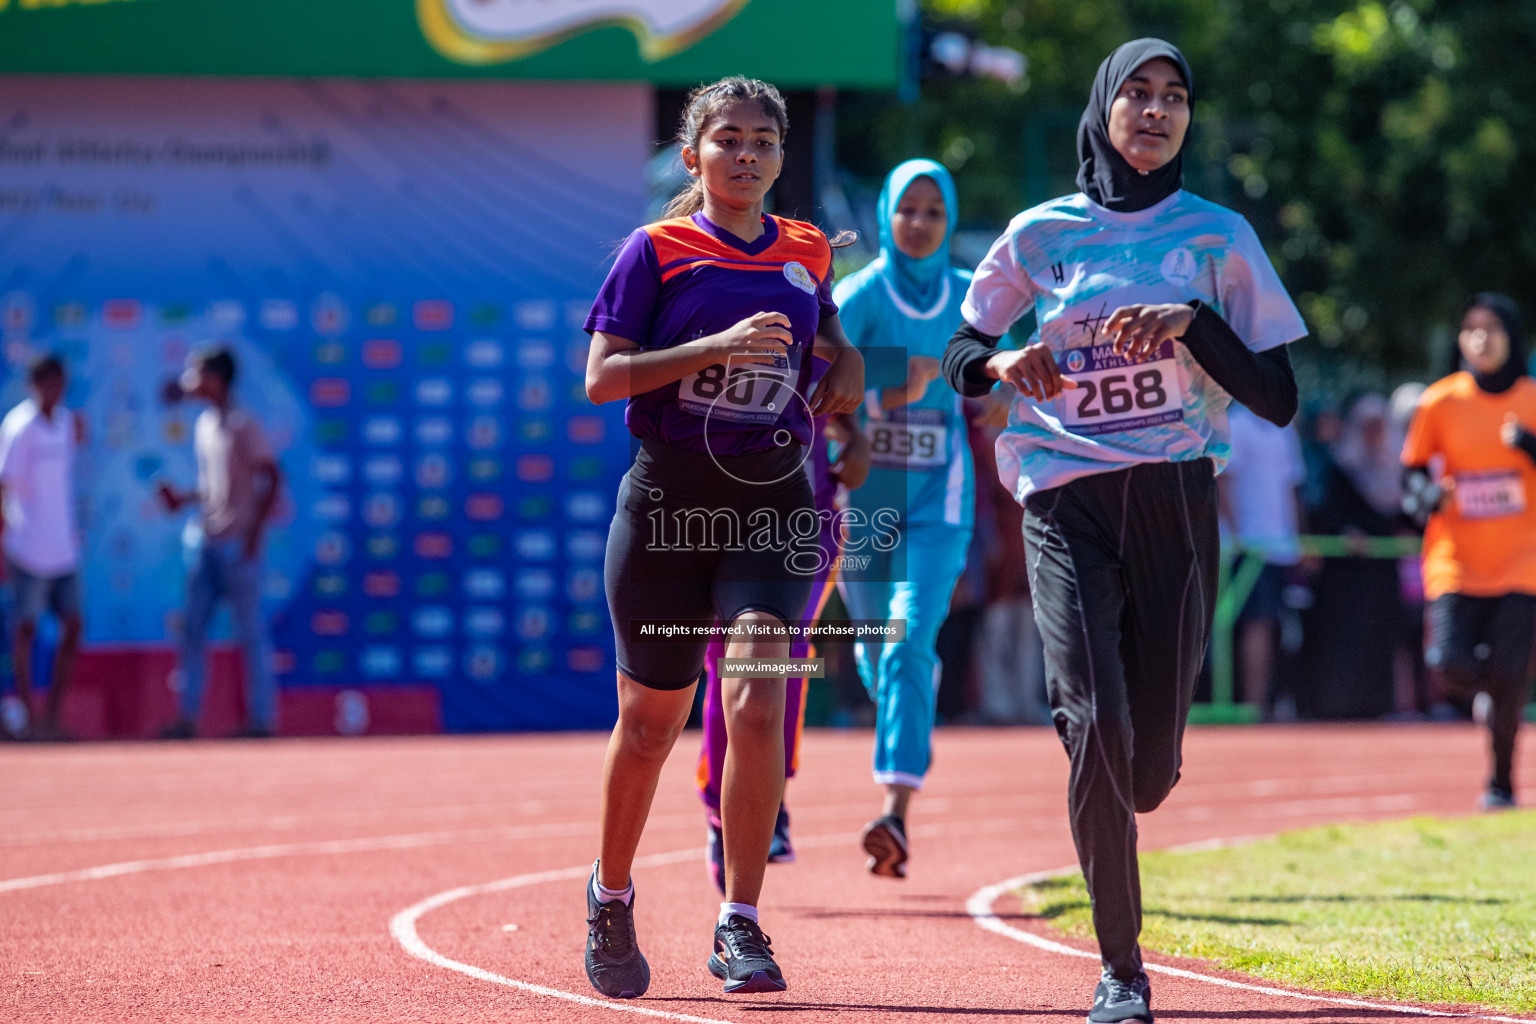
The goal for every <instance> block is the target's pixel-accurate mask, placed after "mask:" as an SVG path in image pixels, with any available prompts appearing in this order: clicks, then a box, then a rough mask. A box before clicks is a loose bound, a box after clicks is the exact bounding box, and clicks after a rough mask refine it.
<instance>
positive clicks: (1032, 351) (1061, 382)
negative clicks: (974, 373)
mask: <svg viewBox="0 0 1536 1024" xmlns="http://www.w3.org/2000/svg"><path fill="white" fill-rule="evenodd" d="M987 376H988V377H993V378H995V379H997V380H1000V381H1003V382H1005V383H1008V384H1012V385H1013V386H1014V387H1016V388H1018V389H1019V390H1020V391H1022V392H1024V394H1026V395H1028V396H1029V397H1030V398H1033V399H1035V400H1036V401H1039V402H1049V401H1051V400H1052V399H1054V398H1055V397H1056V396H1057V395H1059V394H1061V391H1062V389H1063V388H1075V387H1077V381H1075V380H1073V379H1072V378H1070V377H1063V376H1062V375H1061V369H1060V368H1059V367H1058V366H1057V365H1056V357H1055V356H1054V355H1052V354H1051V347H1050V346H1049V345H1047V344H1045V343H1044V342H1040V343H1037V344H1034V345H1026V346H1024V347H1023V348H1020V349H1010V350H1008V351H1006V352H999V353H997V354H996V355H994V356H992V357H991V358H989V359H988V360H987Z"/></svg>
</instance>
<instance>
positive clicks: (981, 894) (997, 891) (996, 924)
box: [965, 841, 1531, 1024]
mask: <svg viewBox="0 0 1536 1024" xmlns="http://www.w3.org/2000/svg"><path fill="white" fill-rule="evenodd" d="M1189 845H1190V846H1191V847H1197V848H1207V849H1208V848H1211V847H1212V846H1215V845H1230V844H1225V843H1221V842H1220V841H1213V842H1211V843H1191V844H1189ZM1077 870H1078V868H1077V865H1076V864H1073V865H1071V866H1070V867H1065V868H1057V869H1056V870H1054V871H1036V872H1034V873H1032V874H1028V875H1020V876H1018V877H1017V878H1010V879H1008V880H1007V881H1004V882H996V883H994V884H992V885H988V886H984V887H982V888H980V889H978V890H976V892H975V893H973V894H972V895H971V898H970V899H968V900H966V901H965V909H966V912H967V913H968V914H970V915H971V918H972V920H974V921H975V922H976V923H977V924H978V925H980V926H981V927H982V928H985V929H986V930H987V931H989V932H994V933H996V934H998V935H1001V936H1003V937H1004V938H1008V939H1013V940H1014V941H1015V942H1022V943H1024V944H1025V945H1029V946H1034V947H1035V948H1036V949H1043V950H1045V951H1046V952H1047V953H1059V954H1060V955H1062V956H1075V957H1079V958H1081V959H1085V960H1094V961H1097V960H1098V959H1099V954H1098V953H1095V952H1092V951H1090V950H1086V949H1077V948H1074V947H1072V946H1068V945H1066V944H1065V943H1062V942H1053V941H1052V940H1050V939H1047V938H1044V937H1042V936H1039V935H1036V934H1034V933H1033V932H1027V931H1024V930H1023V929H1022V928H1015V927H1013V926H1012V925H1010V924H1008V923H1007V922H1005V921H1003V920H1001V919H1000V918H998V916H997V915H996V914H994V913H993V912H992V904H994V903H996V902H997V899H998V897H1000V896H1002V895H1003V894H1005V893H1008V892H1011V891H1013V890H1015V889H1021V888H1023V887H1024V886H1026V885H1036V884H1038V883H1040V882H1044V881H1048V880H1050V879H1052V878H1059V877H1061V876H1062V875H1069V874H1073V873H1075V872H1076V871H1077ZM1145 967H1146V969H1147V970H1148V971H1153V972H1156V973H1157V974H1167V975H1170V976H1172V977H1175V978H1187V979H1189V980H1190V981H1203V982H1205V983H1206V984H1208V985H1219V986H1221V987H1222V988H1235V989H1241V990H1243V991H1244V992H1257V993H1259V994H1260V995H1266V996H1285V997H1286V998H1288V999H1304V1000H1306V1001H1307V1002H1312V1003H1327V1004H1329V1005H1331V1006H1354V1007H1358V1008H1360V1009H1365V1010H1385V1011H1388V1012H1391V1013H1401V1014H1405V1015H1412V1016H1418V1017H1460V1018H1463V1019H1468V1020H1493V1021H1508V1022H1511V1024H1531V1019H1530V1018H1529V1017H1495V1016H1489V1015H1484V1014H1478V1013H1450V1012H1447V1011H1445V1010H1429V1009H1425V1008H1424V1007H1421V1006H1403V1005H1401V1004H1396V1003H1372V1002H1367V1001H1365V1000H1362V999H1347V998H1343V997H1340V996H1317V995H1310V994H1308V993H1305V992H1292V991H1290V990H1289V989H1283V988H1274V987H1272V986H1269V985H1254V984H1251V983H1249V982H1244V981H1233V980H1232V979H1230V978H1217V977H1213V976H1212V975H1209V974H1198V973H1196V972H1195V971H1186V970H1184V969H1183V968H1180V967H1167V966H1164V965H1163V964H1146V965H1145Z"/></svg>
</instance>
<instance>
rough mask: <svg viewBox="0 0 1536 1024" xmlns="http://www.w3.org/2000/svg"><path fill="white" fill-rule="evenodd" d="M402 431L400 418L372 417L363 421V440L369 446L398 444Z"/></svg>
mask: <svg viewBox="0 0 1536 1024" xmlns="http://www.w3.org/2000/svg"><path fill="white" fill-rule="evenodd" d="M402 429H403V426H402V424H401V422H400V418H399V417H398V416H372V417H369V418H368V419H367V420H365V421H363V438H364V439H365V440H366V441H367V442H368V443H369V444H398V443H399V442H400V433H401V430H402Z"/></svg>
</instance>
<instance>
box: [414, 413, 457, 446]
mask: <svg viewBox="0 0 1536 1024" xmlns="http://www.w3.org/2000/svg"><path fill="white" fill-rule="evenodd" d="M452 440H453V422H452V421H451V420H449V419H447V418H446V417H443V416H427V417H425V418H423V419H419V420H417V421H416V443H417V444H424V445H438V444H447V443H448V442H449V441H452Z"/></svg>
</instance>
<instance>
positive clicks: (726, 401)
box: [677, 348, 800, 425]
mask: <svg viewBox="0 0 1536 1024" xmlns="http://www.w3.org/2000/svg"><path fill="white" fill-rule="evenodd" d="M799 372H800V350H799V349H798V348H791V349H789V350H788V351H787V352H775V353H774V357H773V362H771V363H741V364H739V365H737V366H732V367H729V368H727V367H726V365H725V364H724V363H713V364H711V365H709V366H706V367H704V369H702V370H699V371H698V372H697V373H694V374H691V375H689V376H687V377H684V378H683V379H682V381H681V382H679V384H678V388H677V404H678V405H679V406H681V407H682V408H684V409H686V410H687V411H688V412H691V413H693V414H694V415H695V416H708V417H710V418H712V419H716V420H723V421H725V422H727V423H757V424H761V425H767V424H771V423H777V422H778V421H779V417H780V416H783V415H784V413H785V411H786V410H787V409H788V408H789V403H790V402H795V401H799V399H798V398H797V397H796V396H795V381H796V380H797V378H798V377H799Z"/></svg>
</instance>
